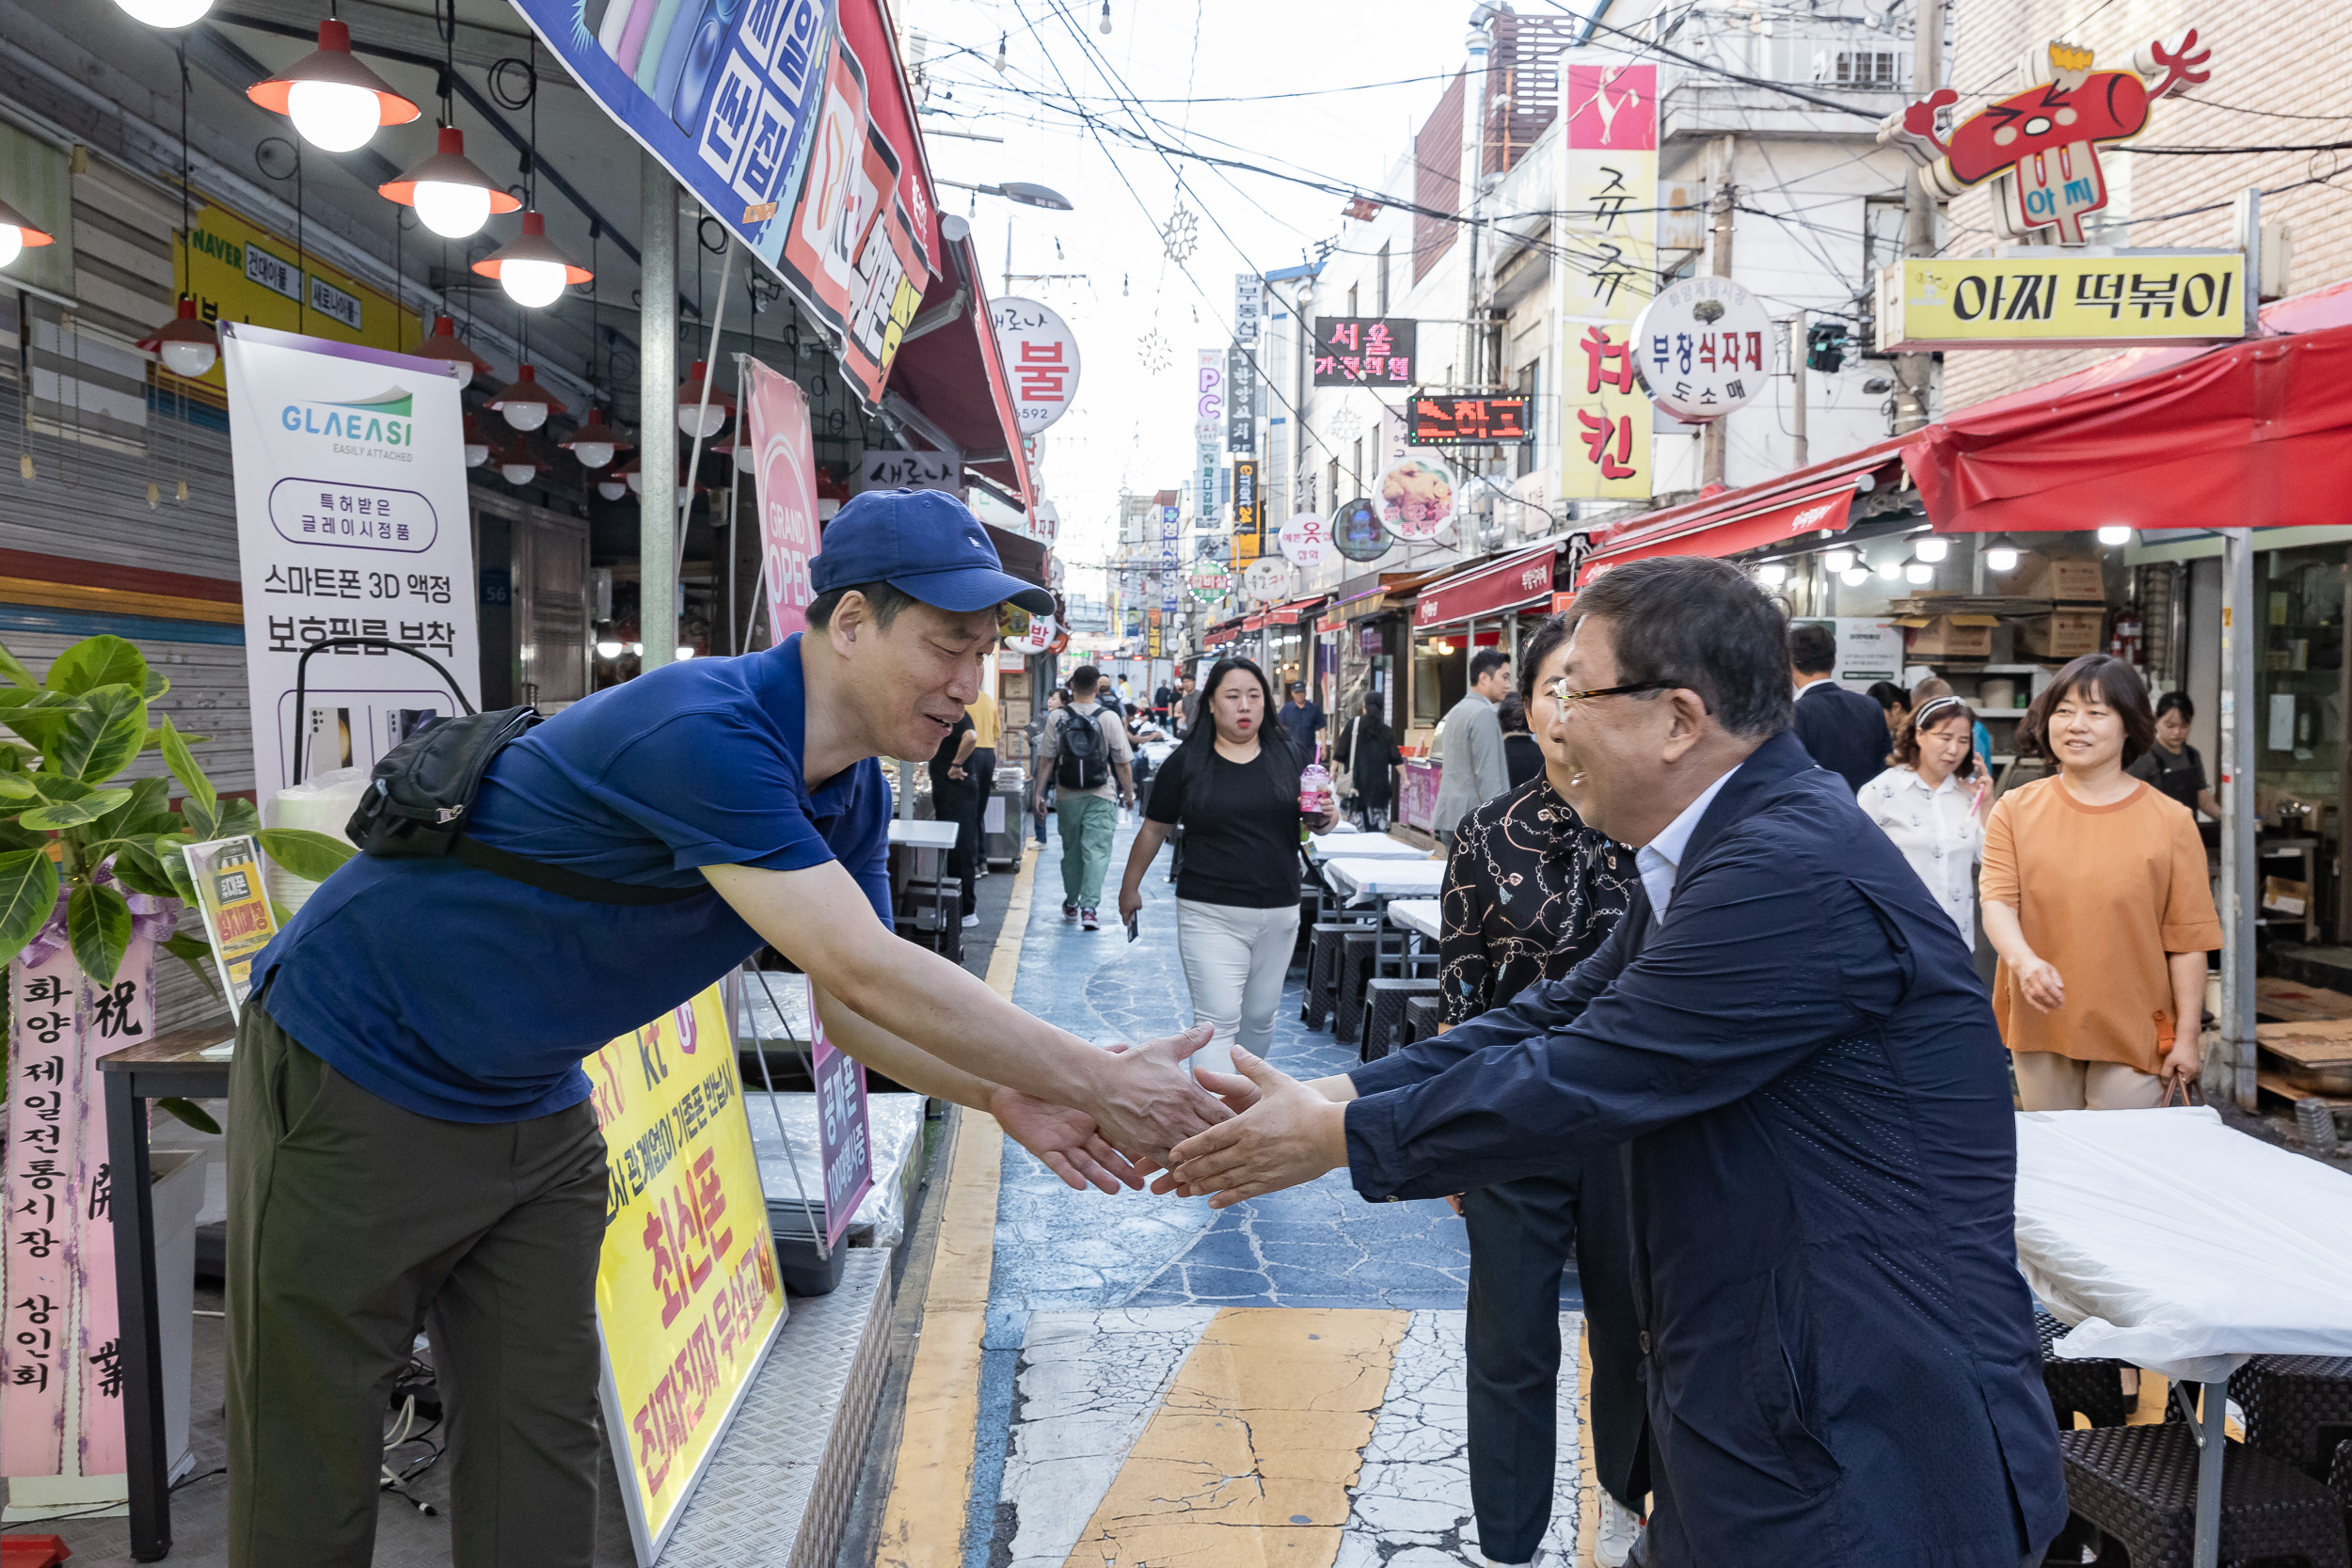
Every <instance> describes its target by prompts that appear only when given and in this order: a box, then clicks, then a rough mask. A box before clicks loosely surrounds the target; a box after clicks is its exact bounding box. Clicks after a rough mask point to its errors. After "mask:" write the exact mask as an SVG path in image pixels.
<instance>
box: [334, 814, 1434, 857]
mask: <svg viewBox="0 0 2352 1568" xmlns="http://www.w3.org/2000/svg"><path fill="white" fill-rule="evenodd" d="M343 815H344V816H350V815H351V814H350V813H348V812H345V813H344V814H343ZM1307 848H1308V852H1309V853H1310V854H1311V855H1312V856H1313V858H1314V859H1315V860H1317V861H1329V860H1367V861H1370V860H1382V861H1422V860H1427V859H1428V858H1429V851H1428V850H1426V849H1422V848H1419V847H1415V846H1413V845H1410V844H1407V843H1406V842H1405V841H1404V840H1403V839H1401V838H1391V837H1390V836H1389V835H1388V834H1386V833H1310V834H1308V835H1307Z"/></svg>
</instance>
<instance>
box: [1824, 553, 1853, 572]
mask: <svg viewBox="0 0 2352 1568" xmlns="http://www.w3.org/2000/svg"><path fill="white" fill-rule="evenodd" d="M1821 565H1822V567H1823V568H1824V569H1825V570H1828V571H1832V572H1837V573H1841V574H1842V573H1844V572H1845V571H1847V570H1848V569H1849V568H1851V566H1852V565H1853V551H1851V550H1850V549H1846V548H1843V547H1842V546H1841V547H1840V548H1837V549H1834V550H1823V551H1822V552H1821Z"/></svg>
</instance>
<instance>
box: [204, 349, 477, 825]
mask: <svg viewBox="0 0 2352 1568" xmlns="http://www.w3.org/2000/svg"><path fill="white" fill-rule="evenodd" d="M220 339H221V361H222V363H223V364H224V365H226V366H227V368H228V378H229V442H230V456H231V458H232V460H233V462H234V466H235V468H236V488H237V555H238V577H239V578H240V580H241V581H242V583H243V585H244V588H245V664H246V685H247V689H248V690H249V691H250V693H251V697H252V712H253V784H254V788H255V790H256V792H257V794H258V795H259V797H260V799H261V800H263V801H267V800H269V798H270V797H271V796H273V795H275V794H277V793H278V791H279V790H281V789H283V788H285V787H286V786H287V785H288V784H293V783H294V782H295V779H294V752H295V740H296V737H297V736H299V737H300V740H301V753H302V758H301V761H302V776H303V777H305V778H310V777H313V776H315V775H317V774H319V773H323V772H325V771H326V770H327V769H329V768H344V767H358V768H368V767H373V765H374V763H375V760H376V759H377V758H378V757H380V756H382V755H383V754H384V753H385V752H389V751H390V750H391V749H392V748H393V747H394V746H397V745H399V744H400V742H401V741H403V740H405V739H406V738H407V736H409V735H410V734H411V733H413V732H414V731H415V730H416V729H417V728H418V727H419V726H420V725H421V724H423V723H425V722H428V721H431V720H434V719H438V718H446V717H448V716H449V715H451V714H453V713H455V712H457V711H459V708H458V705H457V698H456V696H455V695H454V694H453V692H452V689H451V682H452V681H453V682H454V684H455V687H456V690H457V691H458V692H462V693H463V694H464V696H465V700H466V701H467V702H468V703H470V704H473V705H477V706H478V705H480V704H481V701H482V648H481V642H480V639H479V636H478V626H477V616H476V610H475V598H476V594H475V592H474V576H473V528H472V519H471V514H470V512H469V507H468V503H467V499H466V450H465V448H466V437H465V428H464V425H465V416H464V411H463V410H462V409H461V408H460V407H459V406H458V402H457V382H456V379H455V378H454V377H453V375H451V373H450V369H449V366H448V365H447V364H445V363H443V362H442V361H440V360H437V359H419V358H415V357H412V356H408V355H405V354H392V353H389V352H387V351H386V350H383V349H374V348H367V347H364V346H362V345H359V344H356V343H339V342H333V341H328V340H326V339H324V338H306V337H301V336H298V335H296V334H294V333H292V332H278V331H273V330H271V329H269V328H267V327H260V326H249V325H246V324H244V323H242V322H223V323H221V324H220ZM336 638H372V639H376V640H379V641H389V642H397V643H400V644H402V645H404V646H405V647H409V648H414V649H416V650H418V651H419V652H421V653H422V654H424V655H425V656H426V657H429V658H430V659H432V660H433V662H434V663H437V664H438V665H439V666H440V667H441V668H442V670H444V671H446V672H447V673H448V676H449V677H450V678H449V679H448V680H444V679H443V678H442V676H441V675H439V674H437V673H435V671H434V670H433V668H432V666H431V665H429V664H427V663H425V662H423V661H422V660H421V659H418V658H413V657H408V656H407V655H405V654H402V653H396V652H390V651H388V650H386V649H383V648H370V649H365V650H362V649H358V648H347V649H342V648H339V649H334V650H330V651H327V652H323V653H320V654H318V655H317V656H316V657H313V658H311V660H310V669H309V671H308V677H307V685H306V688H305V690H304V692H303V695H302V698H301V704H300V705H301V708H302V710H303V711H301V712H297V711H295V708H296V703H295V693H294V677H295V673H296V665H297V664H298V663H299V661H300V659H301V657H302V655H303V653H304V651H305V650H306V649H309V648H311V647H313V646H315V645H316V644H318V643H321V642H324V641H329V640H332V639H336Z"/></svg>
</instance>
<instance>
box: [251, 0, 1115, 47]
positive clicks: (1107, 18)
mask: <svg viewBox="0 0 2352 1568" xmlns="http://www.w3.org/2000/svg"><path fill="white" fill-rule="evenodd" d="M204 3H205V4H206V5H210V4H212V0H204ZM1095 25H1096V26H1097V27H1098V28H1099V29H1100V30H1101V32H1102V34H1103V36H1104V38H1108V37H1110V32H1111V0H1103V20H1102V21H1101V22H1099V23H1097V24H1095Z"/></svg>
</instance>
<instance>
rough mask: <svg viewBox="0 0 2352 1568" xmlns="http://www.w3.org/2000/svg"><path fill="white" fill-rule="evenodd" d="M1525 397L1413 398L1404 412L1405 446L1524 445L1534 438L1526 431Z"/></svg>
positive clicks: (1526, 402) (1528, 401)
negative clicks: (1405, 421) (1405, 422)
mask: <svg viewBox="0 0 2352 1568" xmlns="http://www.w3.org/2000/svg"><path fill="white" fill-rule="evenodd" d="M1533 402H1534V399H1532V398H1526V397H1504V398H1454V397H1426V398H1415V399H1414V400H1413V401H1412V404H1411V405H1410V406H1409V407H1408V408H1407V409H1406V420H1408V421H1409V422H1408V423H1407V424H1406V430H1405V439H1406V443H1407V444H1408V445H1411V446H1416V447H1451V446H1459V445H1463V444H1465V443H1478V444H1483V445H1489V446H1525V445H1526V444H1527V443H1528V442H1530V441H1532V440H1534V438H1535V436H1534V432H1532V431H1530V430H1529V429H1528V428H1527V416H1528V408H1529V404H1532V403H1533Z"/></svg>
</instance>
